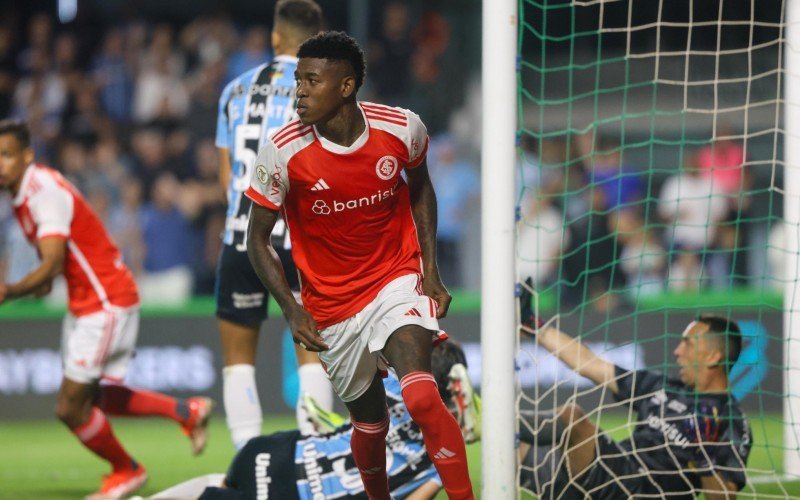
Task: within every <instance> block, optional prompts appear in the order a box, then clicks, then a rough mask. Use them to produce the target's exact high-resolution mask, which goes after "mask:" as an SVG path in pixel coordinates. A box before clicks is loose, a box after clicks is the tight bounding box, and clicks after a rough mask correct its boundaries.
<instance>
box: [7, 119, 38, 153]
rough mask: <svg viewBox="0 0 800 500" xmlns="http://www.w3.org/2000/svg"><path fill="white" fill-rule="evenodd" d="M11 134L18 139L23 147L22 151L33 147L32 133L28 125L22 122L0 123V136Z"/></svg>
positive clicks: (8, 121)
mask: <svg viewBox="0 0 800 500" xmlns="http://www.w3.org/2000/svg"><path fill="white" fill-rule="evenodd" d="M6 134H11V135H13V136H14V137H16V139H17V141H18V142H19V143H20V145H21V146H22V149H27V148H29V147H30V146H31V132H30V130H29V129H28V125H26V124H25V122H23V121H20V120H2V121H0V135H6Z"/></svg>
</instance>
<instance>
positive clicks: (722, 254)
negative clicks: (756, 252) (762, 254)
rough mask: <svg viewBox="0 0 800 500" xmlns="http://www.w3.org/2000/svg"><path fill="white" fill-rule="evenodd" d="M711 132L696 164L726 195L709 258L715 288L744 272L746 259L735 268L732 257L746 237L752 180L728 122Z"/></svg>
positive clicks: (724, 285)
mask: <svg viewBox="0 0 800 500" xmlns="http://www.w3.org/2000/svg"><path fill="white" fill-rule="evenodd" d="M714 135H715V138H714V141H713V142H712V143H711V144H709V145H707V146H705V147H704V148H702V149H701V150H700V151H699V152H698V155H697V165H698V167H699V168H700V169H701V170H702V171H703V175H704V176H706V177H709V178H710V179H711V181H712V182H713V184H714V188H715V190H716V191H717V192H719V193H721V194H722V195H724V196H725V200H726V204H727V213H726V215H725V217H724V220H723V223H722V224H720V226H719V229H718V232H717V251H716V252H715V253H714V255H712V256H711V257H710V259H709V266H712V267H713V269H714V273H713V274H712V279H714V285H715V287H717V288H724V287H727V286H730V284H731V283H732V281H733V280H734V279H735V276H736V275H737V274H738V275H745V274H746V273H747V269H746V263H747V259H745V258H743V257H742V258H738V259H736V266H735V267H736V268H738V269H733V268H732V259H733V256H734V254H735V252H736V251H737V248H738V247H739V246H740V245H741V244H742V242H743V241H746V240H747V237H748V235H747V233H748V229H749V228H748V224H744V223H742V222H741V219H742V217H743V216H744V215H745V212H746V211H747V209H748V208H749V205H750V196H749V191H750V189H751V187H752V179H751V176H750V174H749V170H748V169H746V168H745V161H746V158H745V151H744V147H743V145H742V143H741V142H740V141H738V140H737V139H736V135H735V132H734V131H733V129H732V128H731V127H730V125H728V124H726V123H721V124H719V125H718V126H717V129H716V131H715V134H714ZM737 271H738V272H737Z"/></svg>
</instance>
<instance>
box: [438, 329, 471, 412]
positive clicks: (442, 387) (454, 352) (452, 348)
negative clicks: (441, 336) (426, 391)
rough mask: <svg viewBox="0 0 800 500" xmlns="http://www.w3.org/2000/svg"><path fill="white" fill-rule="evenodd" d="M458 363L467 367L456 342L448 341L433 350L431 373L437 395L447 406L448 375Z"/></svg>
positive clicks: (448, 400)
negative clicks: (437, 391)
mask: <svg viewBox="0 0 800 500" xmlns="http://www.w3.org/2000/svg"><path fill="white" fill-rule="evenodd" d="M458 363H461V364H462V365H464V366H467V357H466V355H465V354H464V350H463V349H462V348H461V345H460V344H459V343H458V342H456V341H454V340H448V341H447V342H442V343H441V344H439V345H438V346H436V347H434V348H433V352H432V354H431V371H432V372H433V378H435V379H436V384H437V385H438V386H439V395H440V396H441V397H442V400H444V402H445V403H448V404H449V403H450V391H448V390H447V384H448V383H449V382H450V378H449V377H448V375H450V368H452V367H453V365H455V364H458Z"/></svg>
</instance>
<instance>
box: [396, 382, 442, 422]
mask: <svg viewBox="0 0 800 500" xmlns="http://www.w3.org/2000/svg"><path fill="white" fill-rule="evenodd" d="M416 385H419V386H420V387H418V388H416V390H414V391H403V401H404V402H405V404H406V408H408V413H409V415H411V418H412V419H414V421H415V422H417V423H420V421H424V420H426V419H430V418H436V415H437V413H438V412H437V409H438V408H439V406H442V405H444V403H442V400H441V399H440V397H439V391H438V390H436V386H435V385H434V384H431V383H425V384H416Z"/></svg>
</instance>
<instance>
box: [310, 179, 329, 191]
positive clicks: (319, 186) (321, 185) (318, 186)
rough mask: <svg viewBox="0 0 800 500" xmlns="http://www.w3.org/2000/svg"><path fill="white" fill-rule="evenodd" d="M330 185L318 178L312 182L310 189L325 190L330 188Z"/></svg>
mask: <svg viewBox="0 0 800 500" xmlns="http://www.w3.org/2000/svg"><path fill="white" fill-rule="evenodd" d="M330 188H331V187H330V186H329V185H328V183H327V182H325V179H320V180H318V181H317V183H316V184H314V187H312V188H311V190H312V191H325V190H326V189H330Z"/></svg>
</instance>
